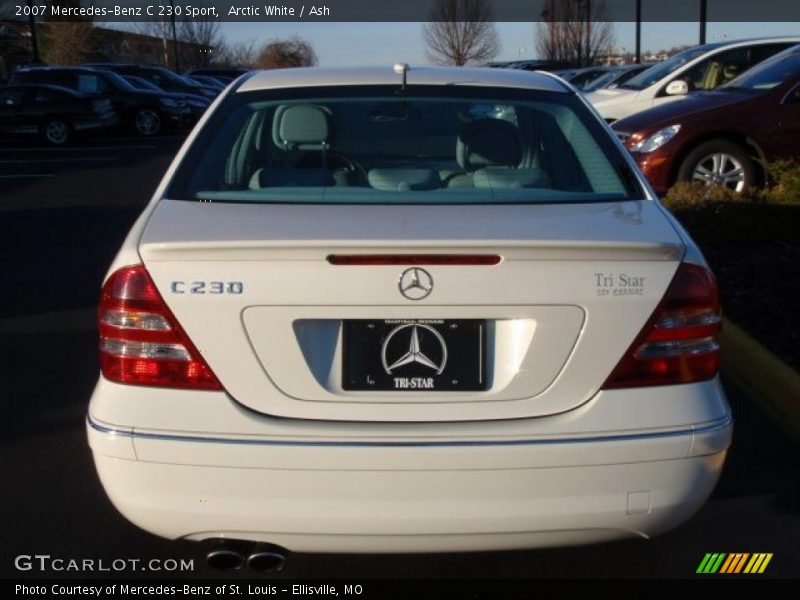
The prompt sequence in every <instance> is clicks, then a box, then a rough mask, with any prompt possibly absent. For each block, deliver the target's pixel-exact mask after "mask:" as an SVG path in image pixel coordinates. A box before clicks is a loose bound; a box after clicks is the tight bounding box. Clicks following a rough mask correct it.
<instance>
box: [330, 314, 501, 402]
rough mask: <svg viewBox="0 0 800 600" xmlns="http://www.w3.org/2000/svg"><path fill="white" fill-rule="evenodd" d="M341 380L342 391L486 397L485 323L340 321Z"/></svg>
mask: <svg viewBox="0 0 800 600" xmlns="http://www.w3.org/2000/svg"><path fill="white" fill-rule="evenodd" d="M341 374H342V389H344V390H346V391H384V392H385V391H392V392H480V391H485V390H486V388H487V382H486V379H487V378H486V320H485V319H346V320H343V321H342V365H341Z"/></svg>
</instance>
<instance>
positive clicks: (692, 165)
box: [678, 140, 756, 192]
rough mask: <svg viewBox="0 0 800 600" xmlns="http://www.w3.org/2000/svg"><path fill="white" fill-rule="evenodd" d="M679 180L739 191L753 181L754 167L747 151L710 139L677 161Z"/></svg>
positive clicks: (754, 176) (728, 143)
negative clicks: (679, 164)
mask: <svg viewBox="0 0 800 600" xmlns="http://www.w3.org/2000/svg"><path fill="white" fill-rule="evenodd" d="M678 180H679V181H700V182H702V183H705V184H706V185H722V186H725V187H727V188H728V189H730V190H732V191H734V192H743V191H744V190H746V189H748V188H750V187H752V186H753V185H755V183H756V168H755V165H754V164H753V159H752V158H750V156H749V155H748V154H747V151H746V150H745V149H744V148H742V147H741V146H739V145H738V144H734V143H733V142H728V141H726V140H712V141H710V142H705V143H704V144H700V145H699V146H698V147H697V148H695V149H694V150H692V151H691V152H690V153H689V154H688V156H687V157H686V158H685V159H684V160H683V162H682V163H681V167H680V169H679V171H678Z"/></svg>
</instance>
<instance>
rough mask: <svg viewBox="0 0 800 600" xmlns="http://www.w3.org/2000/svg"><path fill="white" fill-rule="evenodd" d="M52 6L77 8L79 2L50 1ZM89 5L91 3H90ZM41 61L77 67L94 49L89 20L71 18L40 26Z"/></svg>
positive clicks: (94, 41)
mask: <svg viewBox="0 0 800 600" xmlns="http://www.w3.org/2000/svg"><path fill="white" fill-rule="evenodd" d="M50 4H51V5H52V6H59V7H61V8H78V7H80V6H81V2H80V0H52V1H51V2H50ZM90 4H91V3H90ZM41 31H42V59H43V60H44V61H45V62H46V63H49V64H51V65H78V64H81V63H82V62H84V61H86V60H87V59H89V58H90V57H91V54H92V52H94V50H95V49H96V37H95V36H94V25H93V24H92V21H91V19H88V18H81V17H71V18H70V19H69V20H67V21H47V22H46V23H44V24H43V25H42V29H41Z"/></svg>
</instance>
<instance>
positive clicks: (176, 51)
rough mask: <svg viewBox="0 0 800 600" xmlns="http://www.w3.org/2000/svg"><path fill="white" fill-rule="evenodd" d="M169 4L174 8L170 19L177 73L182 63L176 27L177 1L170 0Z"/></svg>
mask: <svg viewBox="0 0 800 600" xmlns="http://www.w3.org/2000/svg"><path fill="white" fill-rule="evenodd" d="M169 5H170V8H172V11H171V17H170V20H171V21H172V56H174V57H175V58H174V61H173V62H174V66H175V72H176V73H180V70H181V64H180V59H179V58H178V33H177V31H176V29H175V2H174V0H169Z"/></svg>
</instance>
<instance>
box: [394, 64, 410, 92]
mask: <svg viewBox="0 0 800 600" xmlns="http://www.w3.org/2000/svg"><path fill="white" fill-rule="evenodd" d="M394 72H395V73H397V74H398V75H402V76H403V84H402V85H401V86H400V91H401V92H405V91H406V75H407V74H408V65H407V64H406V63H395V65H394Z"/></svg>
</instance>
